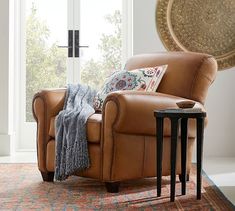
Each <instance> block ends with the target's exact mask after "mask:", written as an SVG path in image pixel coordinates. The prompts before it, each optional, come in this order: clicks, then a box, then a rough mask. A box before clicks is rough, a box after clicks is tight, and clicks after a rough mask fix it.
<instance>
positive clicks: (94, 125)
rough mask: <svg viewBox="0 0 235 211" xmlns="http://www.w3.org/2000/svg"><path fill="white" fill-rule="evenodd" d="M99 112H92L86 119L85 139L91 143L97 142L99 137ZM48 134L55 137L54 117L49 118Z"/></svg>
mask: <svg viewBox="0 0 235 211" xmlns="http://www.w3.org/2000/svg"><path fill="white" fill-rule="evenodd" d="M101 122H102V115H101V114H92V115H91V116H90V117H89V118H88V120H87V140H88V141H89V142H91V143H99V142H100V137H101V135H100V134H101ZM49 135H50V136H51V137H52V138H55V117H52V118H51V121H50V129H49Z"/></svg>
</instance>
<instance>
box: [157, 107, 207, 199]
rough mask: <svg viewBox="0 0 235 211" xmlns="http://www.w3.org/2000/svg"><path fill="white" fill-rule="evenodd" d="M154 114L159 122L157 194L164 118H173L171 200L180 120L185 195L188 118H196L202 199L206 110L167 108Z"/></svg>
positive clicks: (159, 190) (198, 166)
mask: <svg viewBox="0 0 235 211" xmlns="http://www.w3.org/2000/svg"><path fill="white" fill-rule="evenodd" d="M154 116H155V117H156V124H157V128H156V129H157V131H156V133H157V136H156V139H157V144H156V146H157V196H161V183H162V148H163V128H164V118H169V119H170V120H171V193H170V194H171V196H170V199H171V201H174V200H175V180H176V152H177V140H178V129H179V122H180V126H181V175H182V180H181V183H182V195H185V194H186V161H187V139H188V119H189V118H194V119H196V121H197V199H201V172H202V151H203V136H204V119H205V117H206V112H203V111H201V110H200V109H166V110H155V111H154Z"/></svg>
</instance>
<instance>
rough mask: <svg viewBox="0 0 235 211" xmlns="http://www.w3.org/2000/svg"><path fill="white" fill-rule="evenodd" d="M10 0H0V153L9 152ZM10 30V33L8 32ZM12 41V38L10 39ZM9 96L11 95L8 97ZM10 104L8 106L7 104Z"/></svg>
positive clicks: (10, 90) (10, 132) (10, 125)
mask: <svg viewBox="0 0 235 211" xmlns="http://www.w3.org/2000/svg"><path fill="white" fill-rule="evenodd" d="M12 3H13V1H12V0H1V1H0V155H8V154H10V150H11V144H12V137H13V136H12V135H13V133H12V130H13V128H12V124H10V122H11V121H12V118H13V86H12V82H13V74H12V73H13V64H14V63H13V60H12V59H13V57H12V56H10V55H12V53H13V42H10V40H11V39H12V37H13V33H14V32H13V31H12V29H13V25H12V23H13V22H12V21H13V19H12V18H14V16H13V14H11V15H12V16H11V17H10V15H9V14H10V11H11V10H12V8H13V5H12ZM10 31H11V33H9V32H10ZM11 41H12V40H11ZM9 96H11V97H9ZM9 105H10V106H9Z"/></svg>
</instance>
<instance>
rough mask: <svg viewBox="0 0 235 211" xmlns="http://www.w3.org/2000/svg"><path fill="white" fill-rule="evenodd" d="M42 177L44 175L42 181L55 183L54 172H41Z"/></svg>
mask: <svg viewBox="0 0 235 211" xmlns="http://www.w3.org/2000/svg"><path fill="white" fill-rule="evenodd" d="M41 175H42V179H43V181H45V182H53V180H54V172H42V171H41Z"/></svg>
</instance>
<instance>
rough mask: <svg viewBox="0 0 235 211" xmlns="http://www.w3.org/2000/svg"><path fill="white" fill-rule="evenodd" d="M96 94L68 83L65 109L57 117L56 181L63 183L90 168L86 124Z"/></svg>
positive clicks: (88, 88)
mask: <svg viewBox="0 0 235 211" xmlns="http://www.w3.org/2000/svg"><path fill="white" fill-rule="evenodd" d="M95 95H96V91H95V90H92V89H91V88H90V87H88V86H84V85H81V84H78V85H72V84H69V85H68V88H67V92H66V97H65V103H64V108H63V110H62V111H60V113H59V114H58V116H57V117H56V121H55V122H56V123H55V127H56V163H55V179H56V180H65V179H66V178H67V177H68V176H70V175H72V174H73V173H75V172H77V171H81V170H84V169H87V168H89V167H90V161H89V154H88V147H87V137H86V122H87V119H88V117H89V116H90V115H91V114H93V113H94V112H95V110H94V108H93V99H94V97H95Z"/></svg>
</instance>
